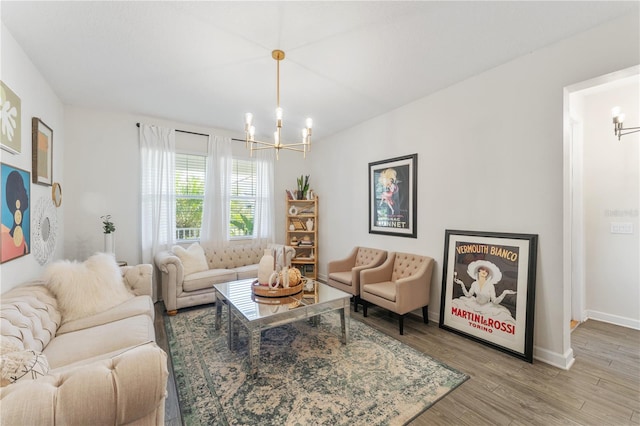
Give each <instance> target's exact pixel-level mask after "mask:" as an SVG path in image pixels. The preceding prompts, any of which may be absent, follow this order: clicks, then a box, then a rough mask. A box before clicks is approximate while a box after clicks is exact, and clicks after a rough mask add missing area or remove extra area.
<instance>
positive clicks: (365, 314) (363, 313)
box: [361, 299, 369, 317]
mask: <svg viewBox="0 0 640 426" xmlns="http://www.w3.org/2000/svg"><path fill="white" fill-rule="evenodd" d="M361 300H362V315H363V316H364V317H366V316H367V306H368V305H369V303H367V301H366V300H364V299H361Z"/></svg>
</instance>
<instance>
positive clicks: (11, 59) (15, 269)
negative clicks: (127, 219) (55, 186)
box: [0, 25, 69, 292]
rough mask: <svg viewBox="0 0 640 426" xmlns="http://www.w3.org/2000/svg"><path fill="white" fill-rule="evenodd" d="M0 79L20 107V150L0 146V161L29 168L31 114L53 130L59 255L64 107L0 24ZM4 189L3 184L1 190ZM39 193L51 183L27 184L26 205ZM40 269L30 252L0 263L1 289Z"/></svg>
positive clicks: (58, 249)
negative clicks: (58, 199) (13, 151)
mask: <svg viewBox="0 0 640 426" xmlns="http://www.w3.org/2000/svg"><path fill="white" fill-rule="evenodd" d="M0 31H1V49H0V50H1V54H0V56H1V59H0V60H1V67H0V69H1V70H2V74H1V75H0V79H1V80H2V81H3V82H4V83H5V84H6V85H7V86H9V88H11V90H12V91H13V92H14V93H15V94H16V95H17V96H18V97H19V98H20V101H21V107H22V108H21V110H22V121H21V123H22V126H21V132H22V152H21V153H20V154H17V155H14V154H11V153H9V152H7V151H4V150H0V161H2V162H3V163H5V164H10V165H12V166H14V167H17V168H20V169H23V170H27V171H29V172H31V118H32V117H39V118H40V119H41V120H42V121H43V122H44V123H45V124H46V125H47V126H49V127H50V128H51V129H52V130H53V170H52V172H53V181H54V182H60V184H61V186H62V196H63V201H62V205H61V206H60V207H59V208H58V209H56V212H57V219H58V234H57V238H56V249H55V252H54V255H53V258H54V259H60V258H62V253H63V249H62V247H63V245H64V231H65V229H64V211H65V207H66V206H68V205H69V204H67V201H66V200H65V197H66V185H65V179H64V169H63V164H64V163H63V159H64V147H65V129H64V108H63V106H62V103H61V102H60V100H59V99H58V97H57V96H56V94H55V93H54V92H53V90H52V89H51V87H49V84H48V83H47V82H46V81H45V80H44V78H43V77H42V75H41V74H40V72H39V71H38V70H37V69H36V67H35V66H34V65H33V63H32V62H31V60H30V59H29V58H28V57H27V56H26V54H25V53H24V51H23V50H22V48H21V47H20V46H19V45H18V43H17V42H16V41H15V39H14V38H13V36H12V35H11V33H9V31H8V30H7V29H6V28H5V26H4V25H1V29H0ZM2 191H4V188H3V190H2ZM41 197H47V198H50V197H51V187H50V186H43V185H38V184H33V183H32V184H31V200H30V205H31V206H32V207H33V206H35V204H36V202H37V201H38V200H39V199H40V198H41ZM33 224H34V217H33V209H31V229H32V231H31V233H32V235H33V226H34V225H33ZM43 269H44V266H41V265H40V264H39V263H38V262H37V260H36V259H35V257H34V256H33V254H28V255H26V256H22V257H20V258H17V259H14V260H11V261H9V262H5V263H3V264H2V265H0V276H1V277H2V280H1V284H0V290H1V291H2V292H4V291H6V290H8V289H10V288H12V287H15V286H16V285H18V284H20V283H22V282H24V281H28V280H31V279H34V278H37V277H38V276H40V274H41V273H42V271H43Z"/></svg>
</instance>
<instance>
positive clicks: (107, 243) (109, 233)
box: [100, 214, 116, 256]
mask: <svg viewBox="0 0 640 426" xmlns="http://www.w3.org/2000/svg"><path fill="white" fill-rule="evenodd" d="M100 219H102V232H103V233H104V252H105V253H110V254H112V255H114V256H115V255H116V250H115V246H116V243H115V235H114V233H115V232H116V226H115V225H114V224H113V221H112V220H111V215H110V214H107V215H104V216H100Z"/></svg>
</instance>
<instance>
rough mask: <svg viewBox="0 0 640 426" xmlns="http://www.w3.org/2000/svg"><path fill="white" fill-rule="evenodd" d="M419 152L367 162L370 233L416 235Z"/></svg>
mask: <svg viewBox="0 0 640 426" xmlns="http://www.w3.org/2000/svg"><path fill="white" fill-rule="evenodd" d="M417 176H418V154H412V155H406V156H404V157H396V158H391V159H388V160H382V161H376V162H373V163H369V233H370V234H385V235H395V236H399V237H410V238H417V236H418V226H417V221H416V215H417V205H418V204H417V195H418V189H417Z"/></svg>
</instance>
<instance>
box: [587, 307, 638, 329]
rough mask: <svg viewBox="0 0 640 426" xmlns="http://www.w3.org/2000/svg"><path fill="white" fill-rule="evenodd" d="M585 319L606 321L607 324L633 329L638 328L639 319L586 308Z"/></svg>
mask: <svg viewBox="0 0 640 426" xmlns="http://www.w3.org/2000/svg"><path fill="white" fill-rule="evenodd" d="M586 316H587V319H592V320H596V321H602V322H608V323H609V324H614V325H619V326H621V327H627V328H632V329H634V330H640V320H637V319H633V318H627V317H621V316H619V315H612V314H607V313H604V312H598V311H592V310H587V312H586Z"/></svg>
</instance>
